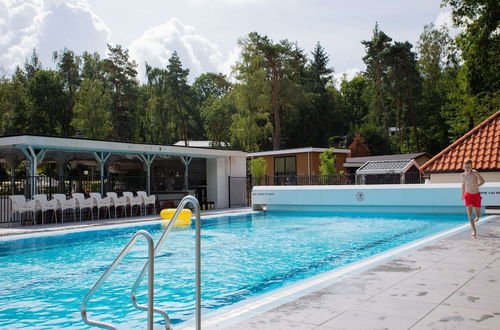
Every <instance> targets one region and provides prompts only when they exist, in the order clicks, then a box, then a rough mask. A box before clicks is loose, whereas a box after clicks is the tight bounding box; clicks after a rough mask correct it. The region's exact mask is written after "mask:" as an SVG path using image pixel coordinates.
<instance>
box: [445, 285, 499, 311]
mask: <svg viewBox="0 0 500 330" xmlns="http://www.w3.org/2000/svg"><path fill="white" fill-rule="evenodd" d="M442 305H444V306H458V307H467V308H476V309H482V310H496V311H500V299H499V298H498V296H489V295H483V294H477V293H476V292H472V291H467V290H460V291H457V292H456V293H455V294H454V295H452V296H451V297H449V298H448V299H446V300H445V301H444V302H443V304H442Z"/></svg>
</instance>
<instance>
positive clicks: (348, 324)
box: [317, 309, 418, 330]
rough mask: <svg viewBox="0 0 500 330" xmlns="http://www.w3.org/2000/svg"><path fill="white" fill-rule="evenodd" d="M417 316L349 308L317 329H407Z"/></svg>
mask: <svg viewBox="0 0 500 330" xmlns="http://www.w3.org/2000/svg"><path fill="white" fill-rule="evenodd" d="M417 321H418V318H412V317H403V316H398V315H392V314H387V313H378V312H370V311H362V310H357V309H354V310H349V311H347V312H345V313H342V314H341V315H339V316H337V317H335V318H333V319H332V320H330V321H328V322H325V323H324V324H322V325H321V326H320V327H318V328H317V329H330V328H340V329H349V330H350V329H353V330H354V329H356V330H365V329H398V330H399V329H408V328H409V327H410V326H412V325H413V324H415V323H416V322H417Z"/></svg>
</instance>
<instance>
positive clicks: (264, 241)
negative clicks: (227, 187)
mask: <svg viewBox="0 0 500 330" xmlns="http://www.w3.org/2000/svg"><path fill="white" fill-rule="evenodd" d="M463 221H464V220H463V217H462V216H455V215H404V214H400V215H380V214H379V215H376V214H372V215H366V214H365V215H355V214H349V215H338V214H335V215H334V214H327V213H303V214H298V213H294V214H292V213H281V212H267V213H266V212H262V213H251V214H246V215H239V216H225V217H217V218H209V219H204V220H202V307H203V313H206V312H208V311H210V310H214V309H217V308H220V307H224V306H228V305H231V304H233V303H235V302H238V301H241V300H243V299H246V298H249V297H252V296H256V295H259V294H262V293H265V292H268V291H270V290H273V289H276V288H279V287H283V286H285V285H286V284H289V283H292V282H295V281H298V280H301V279H304V278H307V277H309V276H312V275H316V274H318V273H321V272H324V271H328V270H331V269H334V268H336V267H340V266H343V265H346V264H348V263H351V262H354V261H358V260H360V259H363V258H366V257H368V256H371V255H374V254H376V253H379V252H382V251H385V250H387V249H390V248H393V247H396V246H399V245H401V244H404V243H408V242H410V241H414V240H416V239H419V238H423V237H426V236H429V235H431V234H435V233H438V232H441V231H444V230H447V229H450V228H452V227H455V226H458V225H460V224H462V223H463ZM140 229H144V230H147V231H149V232H150V233H151V234H152V235H153V237H154V238H155V242H156V241H157V240H158V238H159V237H160V235H161V233H162V228H161V226H160V224H158V223H155V224H148V225H142V226H134V227H119V228H108V229H102V230H89V231H81V232H72V233H66V234H57V235H50V236H38V237H33V238H23V239H3V240H1V239H0V265H1V268H0V328H33V329H35V328H36V329H53V328H64V327H71V328H74V329H78V328H88V327H87V326H86V325H85V324H84V323H83V321H82V320H81V317H80V312H79V306H80V303H81V301H82V299H83V297H84V296H85V295H86V294H87V292H88V291H89V289H90V288H91V287H92V286H93V284H94V283H95V282H96V281H97V280H98V279H99V277H100V276H101V275H102V273H103V272H104V271H105V270H106V268H107V267H108V266H109V265H110V263H111V262H112V261H113V259H114V258H115V257H116V256H117V255H118V253H119V252H120V251H121V249H122V248H123V247H124V245H125V244H126V243H127V242H128V240H129V239H130V238H131V236H132V235H133V234H134V233H135V232H136V231H137V230H140ZM194 243H195V236H194V224H193V226H192V227H190V228H188V229H174V230H173V231H172V232H171V233H170V234H169V237H168V239H167V241H166V243H165V245H164V247H163V249H162V251H160V253H159V255H158V256H157V258H156V261H155V263H156V265H155V267H156V272H155V288H156V290H155V306H157V307H160V308H163V309H165V310H167V311H168V313H169V315H170V317H171V322H172V323H173V324H176V323H179V322H182V321H185V320H188V319H191V318H193V317H194V304H195V301H194V299H195V286H194V276H195V271H194V269H195V267H194V265H195V264H194V260H195V259H194ZM146 256H147V246H146V243H145V241H144V240H140V241H139V242H138V244H137V245H136V247H134V248H133V249H132V251H131V253H130V254H129V255H128V256H127V257H126V258H125V259H124V260H123V261H122V263H121V264H120V266H118V268H117V269H116V270H115V272H114V273H113V274H112V275H111V276H110V277H109V278H108V280H107V282H106V283H105V284H104V286H103V287H102V288H101V290H100V291H98V292H97V294H96V295H95V296H94V298H93V299H92V300H91V301H90V302H89V304H88V315H89V318H91V319H98V320H101V321H105V322H111V323H113V324H115V325H116V326H118V327H119V328H137V329H140V328H143V327H144V324H145V321H146V312H143V311H139V310H136V309H134V308H133V307H132V304H131V302H130V297H129V296H130V288H131V286H132V284H133V282H134V281H135V279H136V277H137V275H138V274H139V272H140V270H141V269H142V267H143V265H144V263H145V262H146V260H147V259H146ZM146 282H147V281H146V280H144V281H143V284H142V286H141V288H140V290H139V292H141V294H140V295H139V301H140V302H143V303H145V302H146ZM155 322H156V324H161V323H162V322H163V320H162V318H161V317H159V316H158V315H157V316H155Z"/></svg>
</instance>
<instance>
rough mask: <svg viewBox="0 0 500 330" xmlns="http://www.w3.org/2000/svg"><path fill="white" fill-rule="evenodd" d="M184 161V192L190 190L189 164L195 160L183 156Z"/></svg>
mask: <svg viewBox="0 0 500 330" xmlns="http://www.w3.org/2000/svg"><path fill="white" fill-rule="evenodd" d="M181 159H182V161H183V162H184V190H186V191H188V190H189V177H188V175H189V163H191V161H192V160H193V157H188V156H182V157H181Z"/></svg>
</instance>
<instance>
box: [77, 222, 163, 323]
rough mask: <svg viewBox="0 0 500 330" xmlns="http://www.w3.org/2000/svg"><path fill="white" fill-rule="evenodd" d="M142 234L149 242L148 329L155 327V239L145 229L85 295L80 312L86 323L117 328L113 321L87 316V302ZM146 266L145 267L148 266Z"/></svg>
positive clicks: (130, 242) (132, 240) (134, 237)
mask: <svg viewBox="0 0 500 330" xmlns="http://www.w3.org/2000/svg"><path fill="white" fill-rule="evenodd" d="M140 236H144V237H145V238H146V240H147V242H148V261H147V263H146V266H148V308H146V309H147V311H148V326H147V328H148V330H152V329H153V308H154V257H155V254H154V241H153V238H152V237H151V235H150V234H149V233H148V232H147V231H145V230H139V231H138V232H137V233H135V235H134V236H133V237H132V238H131V239H130V241H129V242H128V244H127V245H126V246H125V247H124V248H123V250H122V252H120V254H119V255H118V257H116V259H115V260H114V261H113V263H112V264H111V265H110V266H109V267H108V269H107V270H106V271H105V272H104V274H102V276H101V278H100V279H99V281H97V282H96V283H95V284H94V286H93V287H92V289H90V291H89V293H87V295H86V296H85V298H84V299H83V301H82V304H81V305H80V314H81V315H82V319H83V321H84V322H85V323H87V324H91V325H95V326H97V327H100V328H106V329H116V327H114V326H113V325H112V324H111V323H105V322H99V321H94V320H90V319H88V318H87V303H88V302H89V300H90V298H92V296H93V295H94V293H95V292H96V291H97V290H98V289H99V288H101V287H102V285H103V283H104V281H106V279H107V278H108V277H109V275H110V274H111V272H112V271H113V270H114V269H115V268H116V267H117V266H118V264H119V263H120V261H121V260H122V259H123V258H124V257H125V256H126V255H127V253H128V252H129V251H130V249H131V248H132V247H133V246H134V244H135V243H136V242H137V240H138V239H139V237H140ZM146 266H145V267H146Z"/></svg>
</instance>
